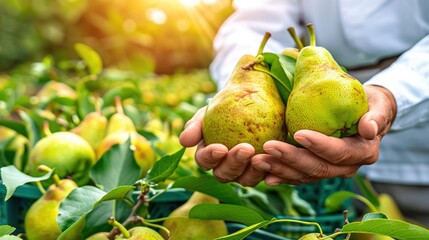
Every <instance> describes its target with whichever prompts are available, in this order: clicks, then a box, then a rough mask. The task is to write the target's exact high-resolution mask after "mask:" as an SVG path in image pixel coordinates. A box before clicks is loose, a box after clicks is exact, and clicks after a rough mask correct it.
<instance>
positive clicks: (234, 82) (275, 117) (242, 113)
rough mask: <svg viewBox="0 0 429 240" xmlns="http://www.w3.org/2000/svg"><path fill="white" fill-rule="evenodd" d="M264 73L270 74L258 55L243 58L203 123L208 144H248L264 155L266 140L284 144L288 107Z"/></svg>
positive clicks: (213, 99) (215, 98)
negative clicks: (258, 58)
mask: <svg viewBox="0 0 429 240" xmlns="http://www.w3.org/2000/svg"><path fill="white" fill-rule="evenodd" d="M261 49H262V48H260V52H261ZM258 56H259V53H258ZM256 69H259V70H256ZM261 70H264V71H269V70H268V67H266V66H265V65H263V64H262V63H258V61H257V59H256V57H255V56H252V55H244V56H242V57H241V58H240V60H239V61H238V63H237V65H236V66H235V68H234V71H233V73H232V75H231V77H230V78H229V79H228V82H227V84H226V86H225V87H224V88H223V89H222V90H220V91H219V92H218V93H217V94H216V95H215V96H214V97H213V98H212V99H211V100H210V102H209V104H208V106H207V108H206V112H205V115H204V118H203V123H202V131H203V137H204V141H205V143H206V144H212V143H221V144H223V145H225V146H226V147H228V149H231V148H232V147H234V146H235V145H237V144H239V143H249V144H251V145H252V146H253V147H254V148H255V152H256V153H262V152H263V144H264V143H265V142H266V141H268V140H280V141H285V138H286V128H285V122H284V113H285V106H284V104H283V101H282V99H281V97H280V95H279V92H278V90H277V87H276V85H275V83H274V80H273V78H272V77H271V76H270V75H269V74H268V73H266V72H263V71H261Z"/></svg>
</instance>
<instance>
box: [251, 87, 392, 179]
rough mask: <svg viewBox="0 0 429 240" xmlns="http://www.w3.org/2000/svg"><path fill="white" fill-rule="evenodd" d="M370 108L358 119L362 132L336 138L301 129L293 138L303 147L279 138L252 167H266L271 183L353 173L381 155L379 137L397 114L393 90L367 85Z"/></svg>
mask: <svg viewBox="0 0 429 240" xmlns="http://www.w3.org/2000/svg"><path fill="white" fill-rule="evenodd" d="M365 91H366V94H367V98H368V103H369V111H368V112H367V113H366V114H364V115H363V116H362V117H361V119H360V121H359V126H358V129H359V134H357V135H354V136H351V137H345V138H341V139H340V138H335V137H330V136H326V135H324V134H321V133H318V132H315V131H310V130H300V131H298V132H296V133H295V135H294V138H295V140H296V141H297V142H299V143H300V144H301V145H302V146H303V147H304V148H299V147H296V146H293V145H290V144H287V143H284V142H280V141H268V142H266V143H265V144H264V151H265V152H266V154H259V155H255V156H254V157H253V158H252V160H251V165H252V167H253V168H255V169H257V170H260V171H267V172H268V174H267V175H266V178H265V182H266V184H268V185H277V184H280V183H286V184H295V185H297V184H302V183H308V182H315V181H319V180H321V179H324V178H331V177H352V176H353V175H355V174H356V172H357V171H358V170H359V168H360V167H361V166H362V165H369V164H373V163H374V162H376V161H377V159H378V154H379V147H380V141H381V139H382V137H383V136H384V135H385V134H386V133H387V131H388V130H389V128H390V125H391V123H392V122H393V119H394V116H395V114H396V104H395V101H394V98H393V96H392V94H391V93H390V92H389V91H388V90H386V89H384V88H382V87H378V86H365Z"/></svg>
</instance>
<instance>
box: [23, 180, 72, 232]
mask: <svg viewBox="0 0 429 240" xmlns="http://www.w3.org/2000/svg"><path fill="white" fill-rule="evenodd" d="M76 187H77V184H76V183H75V182H74V181H72V180H70V179H62V180H59V182H58V183H56V184H52V185H51V186H50V187H49V188H48V190H47V191H46V192H45V193H44V194H43V195H42V197H40V198H39V199H38V200H37V201H36V202H34V203H33V204H32V205H31V207H30V208H29V209H28V212H27V213H26V214H25V219H24V227H25V236H26V239H28V240H55V239H57V238H58V236H59V235H60V234H61V229H60V227H59V226H58V224H57V215H58V209H59V206H60V204H61V202H62V201H63V200H64V199H65V198H66V197H67V195H68V194H69V193H70V192H71V191H72V190H73V189H75V188H76ZM75 239H79V234H78V233H76V235H75Z"/></svg>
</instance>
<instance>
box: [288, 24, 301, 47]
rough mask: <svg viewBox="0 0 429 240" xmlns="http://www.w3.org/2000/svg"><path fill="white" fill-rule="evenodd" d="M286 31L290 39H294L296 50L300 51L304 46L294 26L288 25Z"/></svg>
mask: <svg viewBox="0 0 429 240" xmlns="http://www.w3.org/2000/svg"><path fill="white" fill-rule="evenodd" d="M287 31H288V32H289V34H290V36H291V37H292V39H293V40H294V41H295V44H296V47H297V48H298V50H299V51H301V49H303V48H304V45H303V44H302V42H301V39H299V37H298V34H296V31H295V28H294V27H289V28H288V29H287Z"/></svg>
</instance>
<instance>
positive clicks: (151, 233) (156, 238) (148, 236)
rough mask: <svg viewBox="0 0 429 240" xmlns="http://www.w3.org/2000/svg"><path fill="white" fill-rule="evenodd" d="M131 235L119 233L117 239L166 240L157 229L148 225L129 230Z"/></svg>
mask: <svg viewBox="0 0 429 240" xmlns="http://www.w3.org/2000/svg"><path fill="white" fill-rule="evenodd" d="M128 232H129V234H130V237H129V238H126V237H124V236H123V234H121V235H119V236H118V237H117V238H115V239H116V240H125V239H128V240H164V238H163V237H162V236H161V235H160V234H159V233H158V232H157V231H155V230H153V229H151V228H148V227H141V226H139V227H133V228H131V229H130V230H128Z"/></svg>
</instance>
